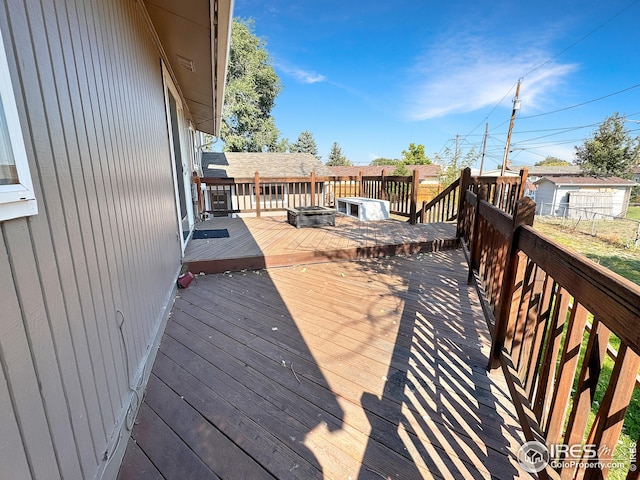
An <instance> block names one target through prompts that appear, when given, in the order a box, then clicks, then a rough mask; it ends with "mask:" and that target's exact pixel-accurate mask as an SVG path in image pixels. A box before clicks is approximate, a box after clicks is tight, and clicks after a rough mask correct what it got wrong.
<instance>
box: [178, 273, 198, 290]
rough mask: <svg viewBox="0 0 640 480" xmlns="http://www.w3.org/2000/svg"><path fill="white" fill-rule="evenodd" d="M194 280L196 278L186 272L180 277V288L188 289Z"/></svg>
mask: <svg viewBox="0 0 640 480" xmlns="http://www.w3.org/2000/svg"><path fill="white" fill-rule="evenodd" d="M194 278H195V276H194V275H193V273H191V272H186V273H183V274H182V275H180V276H178V288H187V287H188V286H189V284H190V283H191V281H192V280H193V279H194Z"/></svg>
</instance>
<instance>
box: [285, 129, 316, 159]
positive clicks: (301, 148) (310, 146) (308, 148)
mask: <svg viewBox="0 0 640 480" xmlns="http://www.w3.org/2000/svg"><path fill="white" fill-rule="evenodd" d="M290 151H291V153H310V154H311V155H313V156H314V157H316V158H317V159H318V160H320V158H321V157H320V155H318V144H317V143H316V141H315V140H314V139H313V134H312V133H311V132H310V131H308V130H304V131H303V132H301V133H300V135H298V140H297V141H296V142H295V143H293V144H292V145H291V147H290Z"/></svg>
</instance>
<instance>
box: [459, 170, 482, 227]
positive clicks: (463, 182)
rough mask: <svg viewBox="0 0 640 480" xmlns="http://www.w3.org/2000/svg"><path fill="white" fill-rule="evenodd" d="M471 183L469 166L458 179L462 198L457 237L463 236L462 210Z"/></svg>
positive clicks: (460, 199) (460, 200)
mask: <svg viewBox="0 0 640 480" xmlns="http://www.w3.org/2000/svg"><path fill="white" fill-rule="evenodd" d="M470 184H471V169H470V168H469V167H467V168H465V169H464V170H462V173H461V174H460V178H459V179H458V185H459V187H458V194H459V195H460V198H459V199H458V225H457V227H456V238H460V237H462V222H463V215H462V211H463V208H464V202H465V193H466V192H467V189H468V188H469V185H470ZM478 200H479V199H478ZM478 206H480V202H478Z"/></svg>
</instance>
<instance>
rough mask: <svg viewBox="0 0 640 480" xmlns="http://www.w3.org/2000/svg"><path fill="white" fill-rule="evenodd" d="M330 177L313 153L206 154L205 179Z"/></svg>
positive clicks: (203, 172)
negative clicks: (313, 173)
mask: <svg viewBox="0 0 640 480" xmlns="http://www.w3.org/2000/svg"><path fill="white" fill-rule="evenodd" d="M256 172H258V173H259V174H260V176H261V177H265V178H266V177H271V178H273V177H276V178H278V177H308V176H309V175H311V172H315V173H316V175H321V176H325V175H331V170H329V168H327V166H325V165H324V164H323V163H322V162H321V161H320V160H318V159H317V158H316V157H314V156H313V155H311V154H310V153H253V152H250V153H249V152H221V153H220V152H204V153H203V154H202V174H203V177H205V178H206V177H209V178H211V177H213V178H248V177H253V176H254V175H255V173H256Z"/></svg>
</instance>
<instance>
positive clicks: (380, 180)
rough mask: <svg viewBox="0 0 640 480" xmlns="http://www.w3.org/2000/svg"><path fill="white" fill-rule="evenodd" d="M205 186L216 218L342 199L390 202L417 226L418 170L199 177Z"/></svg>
mask: <svg viewBox="0 0 640 480" xmlns="http://www.w3.org/2000/svg"><path fill="white" fill-rule="evenodd" d="M197 180H198V181H199V182H200V184H202V185H205V189H204V198H203V201H202V203H203V209H202V211H201V212H206V213H209V214H211V215H214V216H220V215H228V214H230V213H254V214H255V215H257V216H260V215H261V214H262V213H264V212H275V211H284V210H286V209H287V208H292V207H293V208H295V207H306V206H324V207H335V200H336V199H337V198H341V197H365V198H377V199H382V200H388V201H389V206H390V213H392V214H394V215H399V216H402V217H408V218H409V220H410V221H411V222H412V223H415V221H416V217H417V213H416V204H417V192H418V189H417V188H414V185H417V184H418V178H417V171H415V172H414V174H413V175H412V176H387V175H385V172H384V171H383V172H382V175H381V176H373V177H372V176H362V175H357V176H316V175H315V174H314V173H313V172H312V173H311V175H310V176H308V177H289V178H265V177H261V176H260V174H259V173H258V172H256V173H255V175H254V176H253V177H251V178H208V177H204V178H199V179H197Z"/></svg>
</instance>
